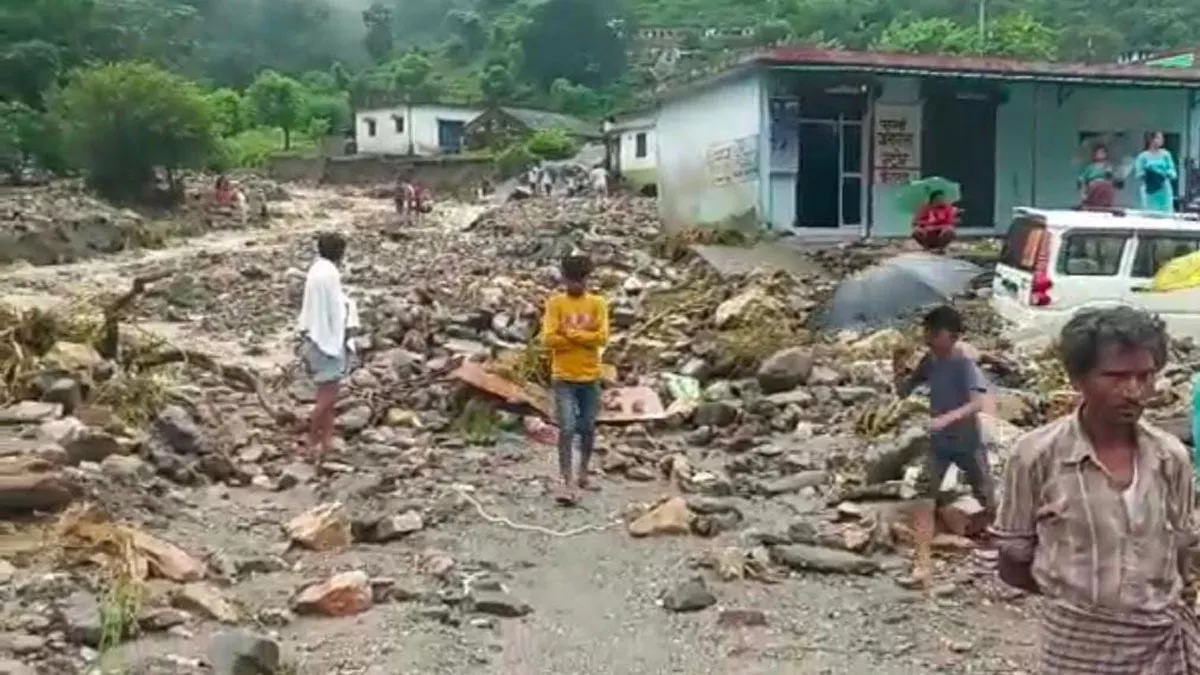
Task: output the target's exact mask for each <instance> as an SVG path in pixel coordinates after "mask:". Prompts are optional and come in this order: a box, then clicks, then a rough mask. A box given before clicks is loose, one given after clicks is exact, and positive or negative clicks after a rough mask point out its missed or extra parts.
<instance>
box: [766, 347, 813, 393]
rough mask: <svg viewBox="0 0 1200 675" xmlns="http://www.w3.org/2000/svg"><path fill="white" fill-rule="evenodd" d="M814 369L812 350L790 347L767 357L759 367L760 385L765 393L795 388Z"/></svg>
mask: <svg viewBox="0 0 1200 675" xmlns="http://www.w3.org/2000/svg"><path fill="white" fill-rule="evenodd" d="M812 370H813V353H812V350H810V349H807V348H805V347H789V348H787V349H784V350H781V351H778V352H775V353H774V354H772V355H771V356H769V357H767V358H766V359H765V360H764V361H763V362H762V365H761V366H759V368H758V386H759V388H761V389H762V391H763V393H764V394H775V393H779V392H784V391H788V390H791V389H795V388H796V387H798V386H800V385H802V384H804V383H805V382H806V381H807V380H808V376H809V375H810V374H811V373H812Z"/></svg>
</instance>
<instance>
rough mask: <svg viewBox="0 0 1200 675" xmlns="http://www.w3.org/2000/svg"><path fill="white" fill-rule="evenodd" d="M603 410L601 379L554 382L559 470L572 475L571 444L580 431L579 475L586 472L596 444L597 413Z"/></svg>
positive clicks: (565, 475) (567, 475) (564, 474)
mask: <svg viewBox="0 0 1200 675" xmlns="http://www.w3.org/2000/svg"><path fill="white" fill-rule="evenodd" d="M599 412H600V383H599V382H564V381H563V380H555V382H554V417H555V419H556V421H557V422H558V470H559V471H560V472H561V473H562V476H563V478H569V477H570V476H571V463H572V462H571V444H572V442H573V441H574V440H575V435H576V434H578V435H579V475H580V476H587V470H588V461H589V460H591V458H592V450H593V449H594V448H595V447H596V415H597V413H599Z"/></svg>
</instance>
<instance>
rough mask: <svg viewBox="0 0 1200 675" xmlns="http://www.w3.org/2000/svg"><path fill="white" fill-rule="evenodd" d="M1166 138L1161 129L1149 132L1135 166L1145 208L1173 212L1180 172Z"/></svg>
mask: <svg viewBox="0 0 1200 675" xmlns="http://www.w3.org/2000/svg"><path fill="white" fill-rule="evenodd" d="M1163 140H1164V139H1163V134H1162V132H1161V131H1154V132H1151V133H1149V134H1146V149H1145V150H1144V151H1142V152H1141V153H1140V154H1138V156H1137V159H1136V160H1135V161H1134V164H1133V167H1134V171H1135V172H1136V175H1137V178H1138V181H1139V182H1140V183H1141V186H1142V190H1141V192H1142V209H1143V210H1145V211H1159V212H1161V213H1172V212H1174V211H1175V179H1176V178H1178V177H1179V173H1178V171H1176V169H1175V160H1174V159H1173V158H1172V157H1171V151H1170V150H1167V149H1166V148H1165V147H1163Z"/></svg>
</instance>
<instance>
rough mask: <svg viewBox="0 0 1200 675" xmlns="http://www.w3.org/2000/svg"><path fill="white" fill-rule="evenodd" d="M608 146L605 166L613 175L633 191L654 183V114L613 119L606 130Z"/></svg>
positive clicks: (656, 149)
mask: <svg viewBox="0 0 1200 675" xmlns="http://www.w3.org/2000/svg"><path fill="white" fill-rule="evenodd" d="M608 142H609V151H608V156H609V163H610V168H611V169H612V171H613V173H615V174H617V175H619V176H621V177H622V178H623V179H625V181H626V182H628V183H629V184H630V185H633V186H634V187H637V188H641V187H643V186H646V185H651V184H654V183H655V182H656V180H657V178H656V176H655V169H656V168H657V167H658V140H657V138H656V137H655V113H654V111H644V112H638V113H630V114H627V115H622V116H620V117H617V118H615V119H614V120H613V121H612V125H611V126H610V127H609V132H608Z"/></svg>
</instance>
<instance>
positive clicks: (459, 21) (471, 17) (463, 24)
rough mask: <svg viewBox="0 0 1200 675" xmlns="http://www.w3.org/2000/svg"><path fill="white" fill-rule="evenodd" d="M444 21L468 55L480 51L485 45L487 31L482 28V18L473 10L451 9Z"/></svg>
mask: <svg viewBox="0 0 1200 675" xmlns="http://www.w3.org/2000/svg"><path fill="white" fill-rule="evenodd" d="M446 23H447V24H448V25H449V27H450V30H451V31H452V33H453V34H454V35H455V36H456V37H458V39H459V40H461V41H462V45H463V47H464V48H465V50H466V55H467V56H468V57H470V56H474V55H476V54H478V53H480V52H481V51H483V48H484V47H486V46H487V31H485V30H484V28H483V20H482V19H481V18H479V15H478V14H476V13H475V12H469V11H466V10H461V9H456V10H452V11H451V12H450V13H449V14H447V15H446Z"/></svg>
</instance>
